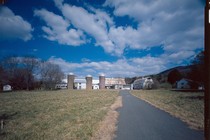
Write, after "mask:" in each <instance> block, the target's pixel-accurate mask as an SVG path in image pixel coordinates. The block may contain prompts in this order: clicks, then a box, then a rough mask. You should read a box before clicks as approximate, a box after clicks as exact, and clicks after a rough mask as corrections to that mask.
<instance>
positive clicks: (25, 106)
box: [0, 90, 118, 140]
mask: <svg viewBox="0 0 210 140" xmlns="http://www.w3.org/2000/svg"><path fill="white" fill-rule="evenodd" d="M117 96H118V91H114V90H113V91H112V90H102V91H101V90H100V91H99V90H91V91H86V90H59V91H39V92H38V91H37V92H35V91H34V92H10V93H0V107H1V108H0V119H1V129H0V130H1V131H0V139H21V140H22V139H30V140H31V139H80V140H85V139H91V137H92V136H93V134H94V132H95V131H96V130H97V129H98V127H99V122H101V121H102V120H103V119H104V117H105V116H106V113H107V111H108V108H109V107H110V106H111V105H112V104H113V103H114V101H115V99H116V97H117Z"/></svg>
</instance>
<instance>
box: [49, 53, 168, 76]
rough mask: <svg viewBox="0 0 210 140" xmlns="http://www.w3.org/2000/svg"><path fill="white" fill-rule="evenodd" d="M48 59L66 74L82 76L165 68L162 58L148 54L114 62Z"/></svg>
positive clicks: (133, 73) (141, 73)
mask: <svg viewBox="0 0 210 140" xmlns="http://www.w3.org/2000/svg"><path fill="white" fill-rule="evenodd" d="M48 61H50V62H52V63H55V64H58V65H59V66H60V67H61V68H62V70H63V71H64V72H65V73H66V74H67V73H69V72H73V73H75V74H76V75H77V76H79V77H80V76H81V77H84V76H86V75H87V74H91V75H93V76H94V77H97V76H98V75H99V74H100V73H104V74H105V75H106V76H107V77H132V76H144V75H148V74H155V73H159V72H160V71H162V70H165V66H164V65H165V60H164V59H160V58H155V57H150V56H146V57H143V58H132V59H128V60H126V59H119V60H117V61H115V62H108V61H99V62H81V63H72V62H67V61H65V60H63V59H62V58H56V57H51V58H50V59H49V60H48Z"/></svg>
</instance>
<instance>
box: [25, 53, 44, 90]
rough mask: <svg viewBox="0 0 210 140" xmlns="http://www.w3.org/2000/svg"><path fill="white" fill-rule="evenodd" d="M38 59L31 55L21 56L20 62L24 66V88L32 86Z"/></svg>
mask: <svg viewBox="0 0 210 140" xmlns="http://www.w3.org/2000/svg"><path fill="white" fill-rule="evenodd" d="M39 62H40V61H39V60H38V59H37V58H35V57H33V56H30V57H24V58H22V63H23V65H24V68H25V79H26V89H27V90H29V89H31V88H33V83H34V75H33V74H34V73H35V71H36V70H37V68H38V65H39Z"/></svg>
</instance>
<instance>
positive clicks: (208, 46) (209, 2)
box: [204, 0, 210, 140]
mask: <svg viewBox="0 0 210 140" xmlns="http://www.w3.org/2000/svg"><path fill="white" fill-rule="evenodd" d="M209 14H210V0H206V6H205V37H204V40H205V42H204V44H205V48H204V54H205V74H206V79H205V80H206V81H205V100H204V107H205V112H204V116H205V119H204V123H205V125H204V136H205V140H209V139H210V129H209V128H210V103H209V102H210V96H209V93H210V17H209V16H210V15H209Z"/></svg>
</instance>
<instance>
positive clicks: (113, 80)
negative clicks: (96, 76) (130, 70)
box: [105, 78, 126, 85]
mask: <svg viewBox="0 0 210 140" xmlns="http://www.w3.org/2000/svg"><path fill="white" fill-rule="evenodd" d="M105 85H126V83H125V79H124V78H106V79H105Z"/></svg>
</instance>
